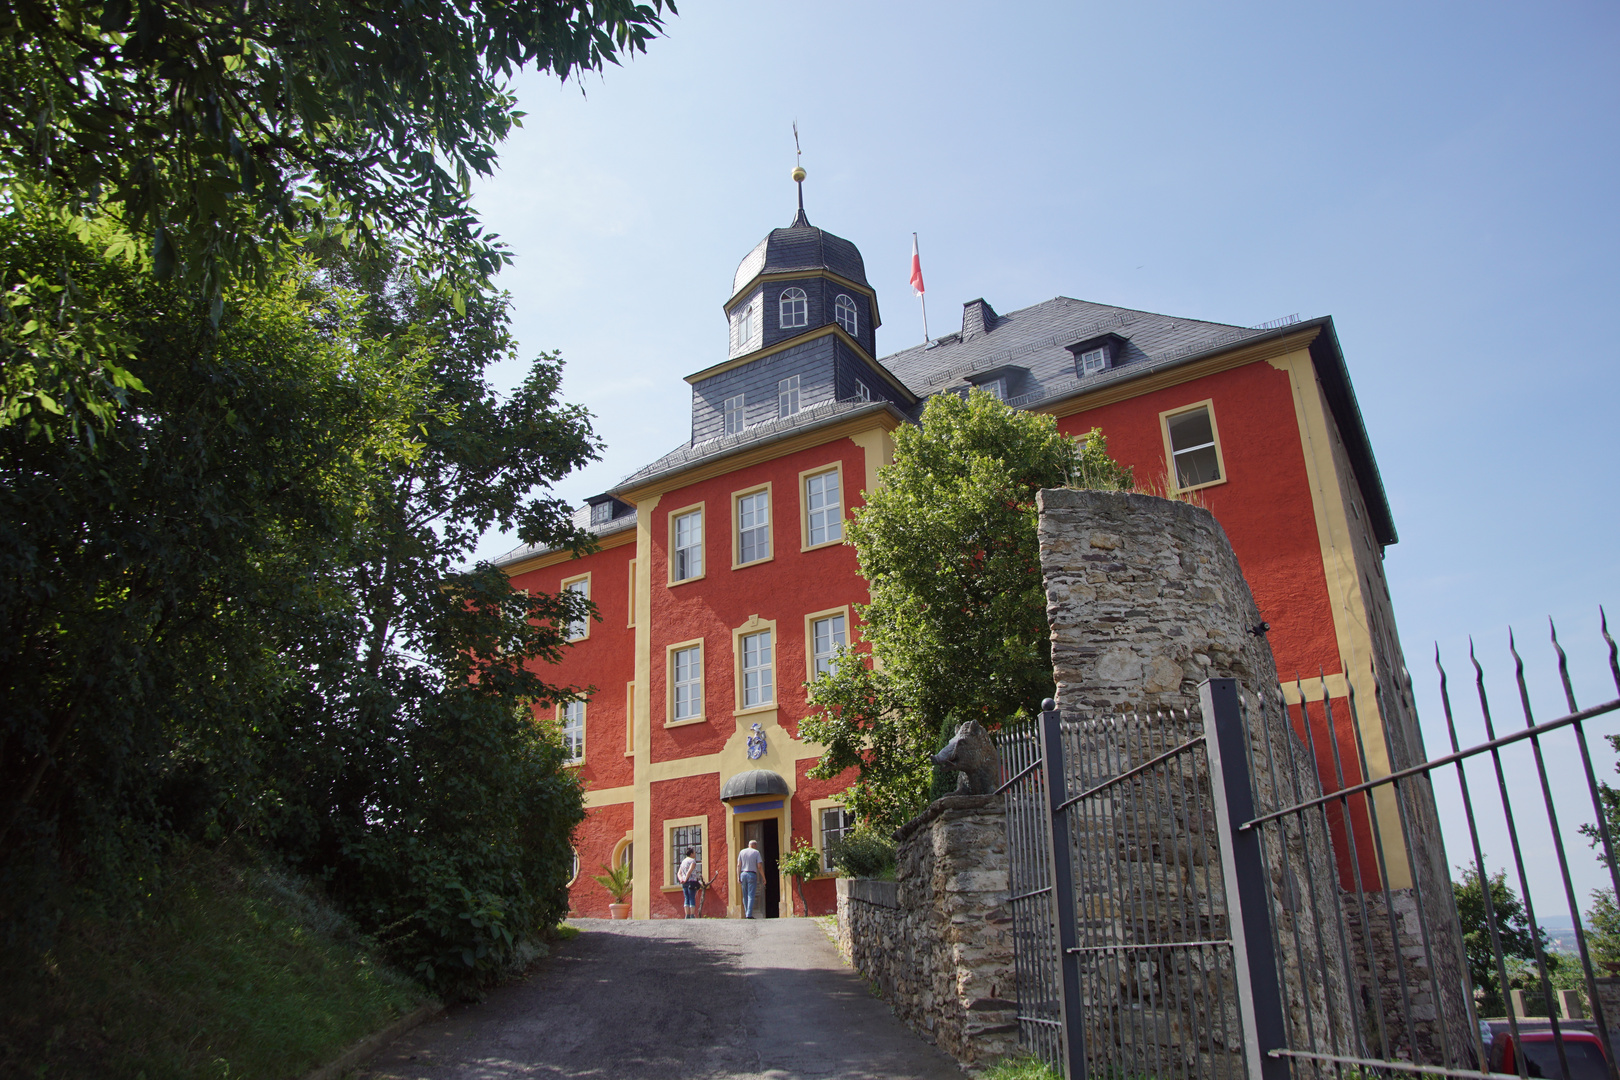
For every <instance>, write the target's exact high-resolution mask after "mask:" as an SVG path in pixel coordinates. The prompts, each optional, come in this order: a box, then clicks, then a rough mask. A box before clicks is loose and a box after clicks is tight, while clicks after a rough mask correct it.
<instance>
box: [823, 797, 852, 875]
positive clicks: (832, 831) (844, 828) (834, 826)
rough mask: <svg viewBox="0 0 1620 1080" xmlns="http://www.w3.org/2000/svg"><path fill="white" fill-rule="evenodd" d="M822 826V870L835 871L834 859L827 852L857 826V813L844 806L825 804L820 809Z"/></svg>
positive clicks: (828, 872)
mask: <svg viewBox="0 0 1620 1080" xmlns="http://www.w3.org/2000/svg"><path fill="white" fill-rule="evenodd" d="M819 816H820V819H821V820H820V822H819V823H818V824H819V825H820V826H821V872H822V873H824V874H830V873H832V872H833V869H834V868H833V864H832V860H831V859H829V858H828V857H827V853H828V852H829V851H830V850H831V849H832V847H833V845H834V844H836V843H838V841H840V840H842V839H843V838H844V836H845V835H846V834H847V833H848V832H849V831H850V830H851V829H853V828H854V827H855V815H854V814H852V813H850V812H849V811H848V810H845V809H844V808H843V807H842V806H823V807H822V808H821V809H820V811H819Z"/></svg>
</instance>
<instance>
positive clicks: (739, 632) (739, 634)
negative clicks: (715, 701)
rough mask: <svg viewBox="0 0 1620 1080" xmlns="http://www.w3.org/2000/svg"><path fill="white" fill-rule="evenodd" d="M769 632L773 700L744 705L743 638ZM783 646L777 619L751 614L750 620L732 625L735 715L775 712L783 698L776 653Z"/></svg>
mask: <svg viewBox="0 0 1620 1080" xmlns="http://www.w3.org/2000/svg"><path fill="white" fill-rule="evenodd" d="M760 633H769V634H770V635H771V700H770V701H766V702H761V703H760V704H758V705H748V706H745V705H743V703H742V702H743V667H742V661H743V651H742V639H743V638H744V637H746V636H748V635H750V634H760ZM781 648H782V635H780V634H778V633H777V632H776V620H775V619H761V618H760V617H759V616H758V615H750V616H749V617H748V621H747V622H745V623H743V624H742V625H741V626H735V627H732V630H731V695H732V696H731V709H732V713H731V715H733V716H747V715H751V714H753V713H761V712H775V711H776V707H777V702H778V701H780V700H781V696H782V695H781V689H782V687H781V683H780V681H779V680H778V679H777V677H776V654H777V652H778V650H780V649H781Z"/></svg>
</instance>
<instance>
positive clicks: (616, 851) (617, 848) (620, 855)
mask: <svg viewBox="0 0 1620 1080" xmlns="http://www.w3.org/2000/svg"><path fill="white" fill-rule="evenodd" d="M635 842H636V833H635V830H634V829H631V830H630V831H629V832H627V833H625V834H624V835H623V836H621V837H619V839H618V842H617V843H615V844H614V845H613V854H611V855H609V856H608V865H609V866H618V865H620V864H621V863H622V862H623V860H624V846H625V845H626V844H635ZM641 846H642V845H639V844H637V845H636V847H634V848H631V849H630V858H631V859H632V860H633V859H635V857H636V855H637V853H638V852H640V848H641ZM642 856H643V858H645V857H646V856H645V853H642ZM635 873H636V870H635V867H634V866H633V865H632V866H631V867H630V880H631V881H635V880H636V876H635ZM632 895H633V894H632Z"/></svg>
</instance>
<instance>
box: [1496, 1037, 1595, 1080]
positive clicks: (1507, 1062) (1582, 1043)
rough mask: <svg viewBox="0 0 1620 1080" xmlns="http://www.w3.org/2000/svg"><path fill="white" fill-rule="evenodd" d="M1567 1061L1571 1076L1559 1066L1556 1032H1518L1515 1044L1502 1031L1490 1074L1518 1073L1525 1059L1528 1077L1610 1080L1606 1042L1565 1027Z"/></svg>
mask: <svg viewBox="0 0 1620 1080" xmlns="http://www.w3.org/2000/svg"><path fill="white" fill-rule="evenodd" d="M1560 1034H1561V1035H1562V1036H1563V1038H1564V1060H1565V1061H1566V1062H1568V1063H1569V1076H1568V1077H1567V1078H1565V1077H1564V1071H1563V1069H1561V1068H1560V1067H1559V1064H1558V1047H1557V1045H1556V1044H1554V1042H1553V1033H1552V1032H1551V1031H1550V1030H1547V1029H1545V1028H1542V1029H1538V1030H1535V1031H1526V1030H1524V1029H1523V1028H1520V1029H1519V1038H1518V1041H1517V1045H1515V1041H1514V1038H1513V1036H1512V1034H1510V1033H1509V1032H1506V1031H1504V1032H1501V1033H1500V1034H1498V1035H1497V1036H1496V1038H1495V1039H1493V1040H1492V1041H1491V1071H1492V1072H1497V1073H1512V1074H1517V1073H1518V1071H1519V1056H1520V1055H1521V1054H1522V1055H1523V1056H1524V1071H1525V1074H1526V1075H1527V1076H1539V1077H1546V1078H1548V1080H1610V1077H1611V1076H1612V1075H1613V1074H1612V1073H1611V1072H1610V1071H1609V1060H1608V1058H1607V1057H1605V1056H1604V1053H1603V1043H1602V1042H1600V1041H1599V1040H1598V1037H1597V1036H1596V1035H1594V1034H1592V1033H1591V1032H1590V1031H1579V1030H1573V1031H1572V1030H1570V1029H1569V1028H1564V1029H1563V1030H1562V1031H1561V1032H1560Z"/></svg>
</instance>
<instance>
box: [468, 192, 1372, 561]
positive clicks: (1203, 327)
mask: <svg viewBox="0 0 1620 1080" xmlns="http://www.w3.org/2000/svg"><path fill="white" fill-rule="evenodd" d="M799 222H803V226H802V228H801V226H800V224H799ZM812 232H813V233H814V234H816V236H817V237H819V238H822V239H816V240H815V241H814V243H816V244H819V245H821V246H820V247H819V248H818V249H817V250H816V251H815V252H811V249H810V247H808V246H805V247H803V248H797V249H795V248H790V247H784V248H783V249H782V251H783V252H784V254H781V255H780V256H779V255H778V254H777V249H775V248H772V247H771V244H772V241H773V240H774V239H775V238H777V237H778V236H779V235H781V234H793V233H812ZM791 239H793V240H794V241H795V242H798V241H800V240H805V241H807V242H808V240H809V238H808V237H793V238H791ZM827 241H836V242H837V243H838V244H841V245H845V246H846V247H847V248H848V250H849V252H850V253H851V254H852V256H853V258H854V260H855V269H854V273H853V274H852V273H849V272H848V271H847V270H835V272H837V273H841V274H843V275H844V276H846V277H854V278H855V280H858V281H863V282H864V281H865V273H864V268H862V266H861V264H860V253H859V252H858V251H855V246H854V245H853V244H850V243H849V242H848V241H847V240H843V239H841V238H839V237H835V236H833V235H832V234H830V233H823V232H822V230H820V229H812V228H810V226H809V223H808V222H805V221H803V217H802V213H801V217H800V219H799V221H798V222H795V225H794V227H792V228H788V229H777V230H775V231H774V232H772V233H771V235H770V236H769V237H767V238H766V239H765V240H764V241H762V242H761V243H760V246H759V247H757V248H755V249H754V252H753V253H752V254H750V255H749V257H748V258H747V259H744V260H743V265H742V266H740V267H738V270H737V273H738V280H737V284H738V287H739V288H740V287H741V286H742V285H744V284H746V283H747V282H748V281H749V280H751V279H752V277H753V275H754V274H758V273H762V272H771V271H767V270H763V269H760V268H758V267H756V268H754V269H752V270H750V266H751V265H752V264H751V260H755V259H756V257H758V259H759V267H770V268H771V269H772V271H773V270H774V268H775V267H776V265H777V264H776V263H773V262H772V261H771V260H774V259H778V258H781V259H782V260H784V261H783V263H782V266H783V267H784V268H785V267H786V263H787V262H789V261H792V259H794V258H801V257H802V260H810V259H816V258H824V257H825V255H826V252H827V251H828V250H830V248H829V247H828V246H827V243H826V242H827ZM789 251H798V252H799V253H800V254H799V255H789V254H786V252H789ZM762 253H763V255H762ZM806 253H808V254H806ZM795 268H796V269H804V268H806V267H804V266H798V267H795ZM829 268H830V267H829ZM745 271H746V272H747V276H744V274H745ZM975 303H976V304H977V303H982V302H975ZM981 319H982V322H983V325H985V326H986V327H987V328H986V329H985V330H983V331H978V330H977V329H976V327H977V325H978V323H979V321H980V320H981ZM965 322H968V323H971V324H972V325H974V326H975V329H974V330H970V331H969V332H967V333H965V334H964V333H963V332H961V331H957V332H953V333H950V334H946V335H944V336H943V337H941V338H937V339H935V340H934V341H933V342H932V343H931V344H930V345H929V346H928V347H924V346H922V345H917V346H914V347H912V348H910V349H903V350H901V351H900V352H897V353H892V354H890V355H889V356H886V357H884V358H883V359H882V360H880V361H879V363H881V364H882V365H883V366H884V367H885V368H887V369H888V370H889V371H890V372H892V373H893V374H894V375H895V377H896V378H898V379H899V380H900V381H901V382H902V383H904V384H905V386H906V387H907V389H909V390H911V392H912V393H914V394H915V395H916V396H917V397H918V398H919V399H921V400H919V403H918V404H917V405H916V406H914V407H912V408H911V409H909V410H906V409H904V408H903V407H902V406H900V405H897V404H895V403H892V402H886V401H871V402H863V401H829V402H825V403H823V404H820V405H816V406H812V407H810V408H808V409H805V410H803V411H801V412H799V413H797V414H795V415H793V416H790V417H787V418H785V419H781V420H773V421H770V422H768V423H764V424H756V425H754V426H753V427H750V428H747V429H745V430H744V431H742V432H740V433H738V434H736V435H726V436H722V437H720V438H716V439H709V440H706V441H704V442H700V443H696V444H693V443H683V444H682V445H680V446H678V447H676V448H675V449H674V450H671V451H670V452H669V453H667V454H665V455H664V456H663V457H661V458H659V459H658V460H657V461H654V462H651V463H649V464H648V465H645V466H643V467H642V468H640V469H637V470H636V471H635V472H633V473H631V474H630V475H629V476H626V477H625V478H624V479H623V480H621V481H620V482H619V483H618V484H617V485H616V486H615V487H614V488H612V489H611V493H612V494H619V493H622V492H625V491H629V490H631V489H633V488H636V487H640V486H642V485H644V484H646V483H648V482H650V481H653V480H656V479H659V478H661V477H664V476H669V475H673V474H675V473H679V472H682V471H684V470H686V469H688V468H691V467H692V466H694V465H697V464H699V463H701V462H703V461H706V460H708V459H710V458H716V457H722V456H726V455H729V454H732V453H735V452H736V451H738V450H741V449H744V448H746V447H750V446H756V445H760V444H762V443H767V442H773V441H775V440H777V439H780V438H785V437H786V436H788V435H789V434H792V433H794V432H799V431H806V430H812V429H814V428H816V427H820V426H823V425H826V424H831V423H833V422H835V421H837V420H842V419H844V418H846V417H850V416H854V415H856V414H858V413H864V412H872V413H876V412H879V411H882V410H885V409H886V410H888V411H889V412H891V413H893V414H894V415H895V416H896V417H897V418H899V419H901V420H912V421H915V420H916V419H917V417H918V416H920V415H921V412H922V409H923V401H925V400H926V399H927V398H928V397H930V396H932V395H934V394H938V393H942V392H947V391H954V390H958V389H962V388H966V387H968V386H971V385H973V384H974V383H976V382H980V381H983V380H984V379H986V378H993V377H998V376H1003V377H1005V378H1006V379H1007V385H1006V393H1007V403H1008V404H1009V405H1012V406H1015V407H1020V408H1023V407H1029V406H1032V405H1049V404H1053V403H1055V402H1057V401H1060V400H1062V399H1063V398H1066V397H1071V396H1073V395H1075V394H1080V393H1090V392H1091V391H1093V390H1096V389H1099V388H1101V387H1104V386H1110V385H1113V384H1116V383H1121V382H1129V381H1131V380H1134V379H1138V378H1141V377H1142V376H1144V375H1148V374H1151V373H1152V372H1155V371H1160V370H1163V369H1165V368H1171V367H1178V366H1180V365H1182V364H1188V363H1192V362H1194V361H1196V360H1199V359H1202V358H1203V357H1205V356H1210V355H1213V354H1215V353H1219V352H1223V351H1225V350H1226V349H1229V348H1231V347H1233V346H1235V345H1239V344H1252V343H1255V342H1259V341H1262V340H1265V339H1267V338H1274V337H1284V336H1287V335H1291V334H1296V333H1299V332H1300V331H1302V330H1307V329H1310V328H1312V327H1316V328H1318V329H1319V331H1320V332H1319V333H1318V334H1317V336H1316V339H1315V340H1314V341H1313V342H1312V343H1311V346H1310V353H1311V360H1312V363H1313V366H1314V367H1315V369H1316V373H1317V377H1318V378H1319V379H1320V380H1321V383H1322V389H1323V393H1324V396H1325V397H1326V399H1327V403H1328V407H1329V408H1330V409H1331V410H1332V412H1333V416H1334V419H1335V421H1336V422H1337V424H1338V426H1339V431H1340V434H1341V436H1342V437H1343V439H1344V444H1345V450H1346V451H1347V453H1348V456H1349V458H1350V464H1351V468H1352V469H1353V470H1354V472H1355V474H1356V479H1357V482H1358V484H1359V485H1360V487H1361V491H1362V495H1363V497H1364V499H1365V501H1366V505H1367V510H1368V513H1369V514H1370V516H1371V519H1372V520H1371V524H1372V527H1373V532H1374V534H1375V535H1376V536H1377V538H1378V541H1379V543H1381V544H1385V545H1388V544H1393V543H1395V542H1396V541H1397V539H1398V538H1397V535H1396V532H1395V523H1394V519H1393V516H1392V515H1391V513H1390V509H1389V502H1388V499H1387V497H1386V496H1385V493H1384V486H1383V481H1382V479H1381V478H1380V477H1379V475H1378V463H1377V461H1376V460H1375V459H1374V458H1373V454H1372V444H1371V442H1370V440H1369V439H1368V437H1367V430H1366V425H1365V424H1364V423H1363V421H1362V418H1361V411H1360V408H1359V406H1358V405H1357V403H1356V397H1355V390H1354V388H1353V387H1352V386H1351V384H1350V374H1349V371H1348V369H1347V368H1346V367H1345V364H1344V354H1343V352H1342V351H1341V350H1340V348H1339V341H1338V336H1337V334H1336V333H1335V332H1334V329H1333V320H1332V319H1331V318H1330V317H1326V316H1324V317H1322V318H1318V319H1308V320H1306V321H1304V322H1297V321H1296V322H1291V323H1285V324H1284V325H1281V326H1274V327H1265V328H1256V327H1245V326H1234V325H1231V324H1228V323H1216V322H1206V321H1203V320H1201V319H1183V318H1177V317H1175V316H1170V315H1160V314H1157V313H1155V312H1151V311H1138V310H1136V309H1134V308H1124V307H1115V306H1112V305H1109V304H1094V303H1090V302H1088V301H1085V300H1075V299H1073V298H1071V297H1067V296H1057V297H1053V298H1052V299H1051V300H1047V301H1044V302H1042V303H1039V304H1035V305H1033V306H1031V307H1027V308H1021V309H1019V310H1018V311H1012V312H1008V313H1007V314H1005V315H997V314H994V313H993V312H991V311H990V310H989V307H988V305H983V307H982V308H976V310H975V315H974V318H972V319H969V320H965ZM1109 335H1113V336H1112V337H1111V338H1110V341H1111V343H1112V344H1113V346H1114V348H1113V350H1112V352H1113V355H1111V356H1110V358H1109V367H1108V368H1107V369H1105V370H1103V371H1101V372H1096V373H1094V374H1091V375H1087V376H1085V377H1083V378H1082V377H1080V376H1078V375H1077V374H1076V366H1075V353H1074V352H1073V351H1071V348H1070V347H1071V346H1075V345H1079V344H1082V343H1085V342H1088V341H1091V340H1094V339H1102V338H1104V337H1107V336H1109ZM580 513H583V514H586V515H588V514H589V507H586V508H583V509H582V510H581V511H580ZM586 520H587V521H588V516H587V519H586ZM634 523H635V517H634V515H633V514H632V515H631V516H629V517H628V518H618V519H615V520H614V521H612V522H609V523H607V525H605V526H603V527H601V528H603V529H604V530H605V531H617V530H618V529H619V528H625V527H629V526H630V525H634ZM593 531H594V529H593ZM536 554H541V552H540V551H537V550H534V549H529V548H518V549H514V550H513V551H512V552H510V553H508V554H507V555H503V556H501V557H500V558H499V559H497V560H495V562H496V565H498V566H500V565H506V564H508V563H512V562H518V561H521V560H522V559H526V558H529V557H531V556H532V555H536Z"/></svg>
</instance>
